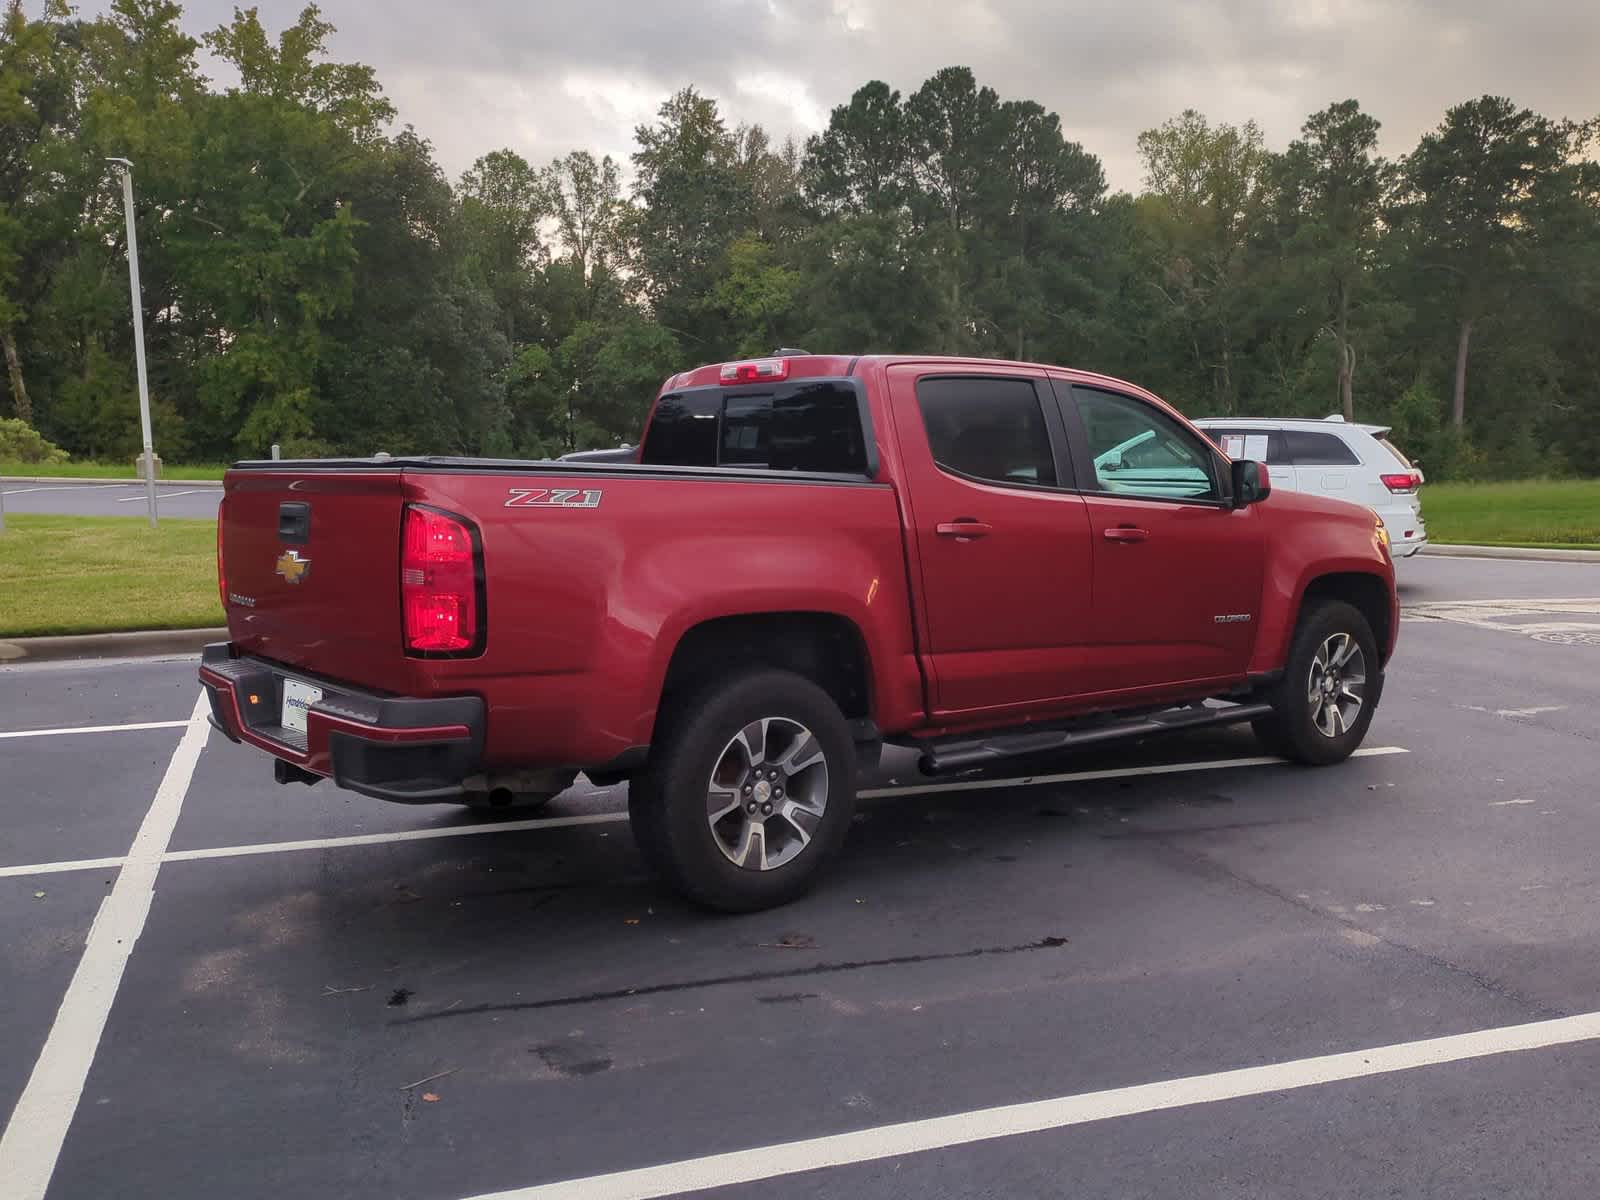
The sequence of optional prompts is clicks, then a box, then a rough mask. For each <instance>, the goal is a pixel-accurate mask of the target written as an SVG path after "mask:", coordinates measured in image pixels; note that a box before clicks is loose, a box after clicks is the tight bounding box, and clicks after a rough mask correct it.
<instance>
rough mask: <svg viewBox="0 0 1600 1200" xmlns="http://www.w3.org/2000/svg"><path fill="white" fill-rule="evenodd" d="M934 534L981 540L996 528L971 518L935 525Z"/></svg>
mask: <svg viewBox="0 0 1600 1200" xmlns="http://www.w3.org/2000/svg"><path fill="white" fill-rule="evenodd" d="M934 532H935V533H937V534H938V535H939V536H940V537H953V538H981V537H983V536H984V535H985V534H988V533H992V532H994V526H993V525H986V524H985V523H984V522H982V521H975V520H973V519H972V518H971V517H963V518H961V519H960V520H959V521H944V522H942V523H940V524H938V525H935V526H934Z"/></svg>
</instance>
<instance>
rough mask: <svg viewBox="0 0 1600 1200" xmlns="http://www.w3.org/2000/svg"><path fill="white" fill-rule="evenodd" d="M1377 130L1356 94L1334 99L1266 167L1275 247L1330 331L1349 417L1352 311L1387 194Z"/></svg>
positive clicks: (1365, 276) (1352, 369) (1362, 287)
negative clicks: (1271, 191) (1352, 97)
mask: <svg viewBox="0 0 1600 1200" xmlns="http://www.w3.org/2000/svg"><path fill="white" fill-rule="evenodd" d="M1378 129H1379V125H1378V122H1377V121H1376V120H1374V119H1373V118H1372V117H1370V116H1368V115H1367V114H1366V113H1364V112H1362V111H1361V106H1360V104H1358V103H1357V102H1356V101H1354V100H1343V101H1340V102H1339V103H1337V104H1330V105H1329V106H1328V107H1327V108H1325V109H1323V110H1322V111H1321V112H1319V113H1316V114H1314V115H1313V116H1311V117H1309V118H1308V119H1307V120H1306V122H1305V124H1304V125H1303V126H1301V130H1300V133H1301V136H1300V137H1299V138H1298V139H1296V140H1295V141H1293V142H1291V143H1289V148H1288V150H1287V151H1286V152H1285V153H1284V154H1283V155H1281V156H1279V157H1278V158H1276V159H1275V160H1274V161H1273V162H1272V164H1271V168H1270V170H1269V172H1268V174H1269V176H1270V179H1271V184H1272V186H1273V188H1274V190H1275V192H1276V195H1275V197H1274V199H1275V202H1276V207H1277V212H1276V225H1277V228H1276V231H1275V232H1276V236H1277V238H1278V239H1279V246H1278V250H1279V252H1280V253H1281V254H1282V255H1283V257H1284V258H1285V259H1287V260H1288V261H1289V262H1291V263H1292V264H1293V270H1294V274H1295V276H1296V279H1295V283H1296V285H1297V286H1296V290H1297V291H1299V292H1300V294H1301V295H1302V296H1303V297H1305V299H1306V300H1308V301H1310V302H1311V304H1312V305H1313V309H1312V311H1313V319H1314V320H1315V321H1316V322H1317V329H1318V330H1319V331H1320V330H1328V331H1331V333H1332V336H1333V342H1334V355H1335V362H1336V367H1335V370H1336V376H1335V387H1336V391H1335V394H1336V396H1337V400H1338V404H1339V407H1340V409H1341V410H1342V411H1343V413H1344V418H1345V420H1347V421H1353V420H1355V370H1356V348H1355V344H1354V341H1353V339H1352V336H1351V320H1352V310H1353V309H1354V308H1356V307H1357V305H1358V304H1359V303H1360V298H1361V295H1362V293H1363V292H1364V291H1365V290H1366V287H1367V281H1368V279H1369V278H1370V276H1371V272H1372V256H1373V253H1374V250H1375V247H1376V243H1377V239H1378V216H1379V206H1380V203H1381V201H1382V198H1383V179H1384V173H1385V164H1384V163H1383V161H1382V160H1381V159H1380V158H1378V157H1377V155H1376V150H1377V145H1378Z"/></svg>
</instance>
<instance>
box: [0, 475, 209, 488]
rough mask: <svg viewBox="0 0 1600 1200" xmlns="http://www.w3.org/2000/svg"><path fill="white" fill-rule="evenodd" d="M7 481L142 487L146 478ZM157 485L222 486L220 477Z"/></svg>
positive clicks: (35, 477)
mask: <svg viewBox="0 0 1600 1200" xmlns="http://www.w3.org/2000/svg"><path fill="white" fill-rule="evenodd" d="M0 478H3V479H4V480H5V482H7V483H61V484H79V485H82V486H93V485H96V484H98V485H99V486H101V487H140V486H142V485H143V484H144V480H142V479H139V478H138V477H135V478H133V479H94V478H89V477H85V476H82V475H6V476H0ZM156 486H157V487H158V488H162V487H193V488H208V487H215V488H219V487H221V486H222V480H220V479H158V480H156Z"/></svg>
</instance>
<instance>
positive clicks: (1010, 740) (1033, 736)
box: [919, 703, 1272, 775]
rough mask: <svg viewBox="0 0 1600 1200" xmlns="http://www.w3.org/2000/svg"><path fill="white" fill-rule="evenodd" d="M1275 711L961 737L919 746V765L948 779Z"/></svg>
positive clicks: (1247, 708) (1166, 715) (1192, 714)
mask: <svg viewBox="0 0 1600 1200" xmlns="http://www.w3.org/2000/svg"><path fill="white" fill-rule="evenodd" d="M1271 712H1272V705H1270V704H1260V703H1253V704H1226V705H1219V706H1217V707H1214V708H1211V707H1200V708H1170V709H1166V710H1165V711H1163V712H1158V713H1150V714H1147V715H1144V716H1138V717H1124V718H1122V719H1120V720H1111V721H1106V722H1102V723H1099V724H1095V725H1092V726H1087V727H1082V726H1080V727H1077V728H1068V729H1036V730H1030V731H1026V732H1022V733H1004V732H1002V733H991V734H986V735H983V736H980V737H957V738H948V739H941V740H939V741H926V742H922V743H920V749H921V750H922V758H921V760H920V762H919V765H920V767H921V768H922V771H923V773H924V774H927V775H944V774H948V773H949V772H951V771H965V770H969V769H970V768H972V767H978V766H982V765H983V764H985V763H989V762H995V761H998V760H1000V759H1006V758H1017V757H1020V756H1022V755H1026V754H1049V753H1051V752H1053V751H1057V750H1075V749H1077V748H1078V747H1080V746H1093V745H1099V744H1101V743H1104V742H1116V741H1122V740H1124V739H1126V738H1138V737H1148V736H1149V735H1150V734H1153V733H1170V732H1173V731H1175V730H1179V729H1198V728H1203V727H1206V726H1212V725H1236V724H1238V723H1239V722H1241V721H1254V720H1255V719H1256V718H1257V717H1265V716H1267V715H1269V714H1270V713H1271Z"/></svg>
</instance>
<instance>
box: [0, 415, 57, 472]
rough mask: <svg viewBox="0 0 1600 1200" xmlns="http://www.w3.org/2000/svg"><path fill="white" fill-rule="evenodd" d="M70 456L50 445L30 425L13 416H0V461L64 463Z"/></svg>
mask: <svg viewBox="0 0 1600 1200" xmlns="http://www.w3.org/2000/svg"><path fill="white" fill-rule="evenodd" d="M70 457H71V456H70V455H69V454H68V453H67V452H66V451H65V450H63V449H62V448H61V447H60V446H56V445H52V444H51V443H50V442H47V441H45V439H44V437H43V436H42V435H41V434H40V433H39V431H38V430H37V429H35V428H34V427H33V426H32V425H29V424H28V423H27V422H26V421H20V420H18V419H17V418H15V417H0V462H15V463H28V464H30V465H31V464H34V463H64V462H66V461H67V459H68V458H70Z"/></svg>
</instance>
